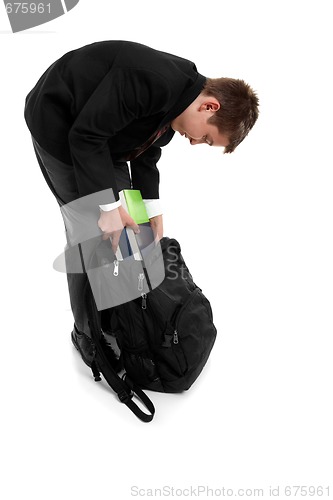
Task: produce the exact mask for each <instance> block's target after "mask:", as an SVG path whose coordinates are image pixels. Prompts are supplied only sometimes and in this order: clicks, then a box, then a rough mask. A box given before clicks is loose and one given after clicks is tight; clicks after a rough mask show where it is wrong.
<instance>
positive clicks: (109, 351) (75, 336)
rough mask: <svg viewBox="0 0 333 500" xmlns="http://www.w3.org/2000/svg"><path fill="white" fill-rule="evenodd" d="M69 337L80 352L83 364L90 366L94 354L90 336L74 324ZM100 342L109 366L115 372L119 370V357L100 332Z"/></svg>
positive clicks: (120, 365) (94, 350)
mask: <svg viewBox="0 0 333 500" xmlns="http://www.w3.org/2000/svg"><path fill="white" fill-rule="evenodd" d="M71 338H72V342H73V344H74V346H75V348H76V349H77V350H78V351H79V353H80V354H81V357H82V359H83V361H84V362H85V364H86V365H88V366H89V367H90V368H92V367H93V364H94V363H93V362H94V359H95V354H96V346H95V344H94V342H93V341H92V340H91V338H90V337H88V335H86V334H85V333H83V332H80V331H79V330H78V329H77V328H76V326H75V325H74V329H73V331H72V333H71ZM100 342H101V345H102V347H103V350H104V352H105V354H106V356H107V358H108V360H109V362H110V364H111V366H112V367H113V369H114V370H116V372H120V371H121V370H122V361H121V358H120V357H118V356H117V355H116V353H115V352H114V350H113V348H112V345H111V344H110V342H108V341H107V340H106V338H105V336H104V335H103V333H101V338H100Z"/></svg>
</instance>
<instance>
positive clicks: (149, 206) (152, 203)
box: [143, 200, 163, 219]
mask: <svg viewBox="0 0 333 500" xmlns="http://www.w3.org/2000/svg"><path fill="white" fill-rule="evenodd" d="M143 202H144V204H145V207H146V211H147V215H148V217H149V219H151V218H152V217H156V216H157V215H162V214H163V210H162V206H161V203H160V200H143Z"/></svg>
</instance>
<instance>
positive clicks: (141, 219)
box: [119, 189, 149, 224]
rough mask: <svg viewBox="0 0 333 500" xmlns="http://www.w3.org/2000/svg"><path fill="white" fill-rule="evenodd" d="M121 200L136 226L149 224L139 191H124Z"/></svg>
mask: <svg viewBox="0 0 333 500" xmlns="http://www.w3.org/2000/svg"><path fill="white" fill-rule="evenodd" d="M119 198H120V201H121V204H122V206H123V207H124V209H125V210H126V211H127V212H128V213H129V214H130V216H131V217H132V219H133V220H134V222H136V224H144V223H145V222H149V218H148V214H147V211H146V207H145V204H144V202H143V199H142V196H141V192H140V191H139V189H123V190H122V191H120V193H119Z"/></svg>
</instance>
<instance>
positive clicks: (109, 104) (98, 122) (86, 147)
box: [68, 69, 138, 204]
mask: <svg viewBox="0 0 333 500" xmlns="http://www.w3.org/2000/svg"><path fill="white" fill-rule="evenodd" d="M137 115H138V109H137V105H136V103H135V98H134V92H133V90H132V89H131V82H130V80H129V83H127V81H126V76H125V75H124V74H123V73H122V71H121V70H119V69H112V70H111V71H109V72H108V73H107V74H106V76H105V77H104V78H103V80H102V81H101V82H100V84H99V85H98V87H97V88H96V89H95V91H94V93H93V94H92V95H91V96H90V98H89V100H88V101H87V102H86V104H85V106H84V107H83V109H82V110H81V111H80V113H79V115H78V116H77V118H76V120H75V122H74V124H73V126H72V128H71V130H70V132H69V136H68V140H69V146H70V151H71V156H72V161H73V165H74V170H75V176H76V180H77V184H78V188H79V193H80V195H81V196H85V195H88V194H91V193H94V192H98V191H102V190H107V189H109V188H112V189H113V191H114V199H113V200H110V199H107V200H104V199H101V204H103V203H110V202H113V201H116V200H118V199H119V195H118V189H117V184H116V179H115V174H114V168H113V162H112V158H111V154H110V150H109V147H108V140H109V138H110V137H112V136H114V135H116V134H117V132H118V131H120V130H122V129H123V128H125V127H126V126H127V125H128V124H129V123H131V122H132V121H133V120H134V119H135V118H136V117H137Z"/></svg>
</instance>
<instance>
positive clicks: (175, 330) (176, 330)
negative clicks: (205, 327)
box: [173, 288, 201, 345]
mask: <svg viewBox="0 0 333 500" xmlns="http://www.w3.org/2000/svg"><path fill="white" fill-rule="evenodd" d="M200 291H201V290H200V288H196V289H195V290H194V291H193V292H192V293H191V294H190V295H189V297H188V298H187V299H186V300H185V302H184V304H183V305H182V307H181V309H180V310H179V312H178V314H176V317H175V318H174V320H175V321H174V331H173V343H174V344H176V345H177V344H179V333H178V325H179V321H180V318H181V316H182V314H183V313H184V311H185V309H186V308H187V306H188V304H189V303H190V302H191V301H192V300H193V299H194V297H195V296H196V294H197V293H198V292H200Z"/></svg>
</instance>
